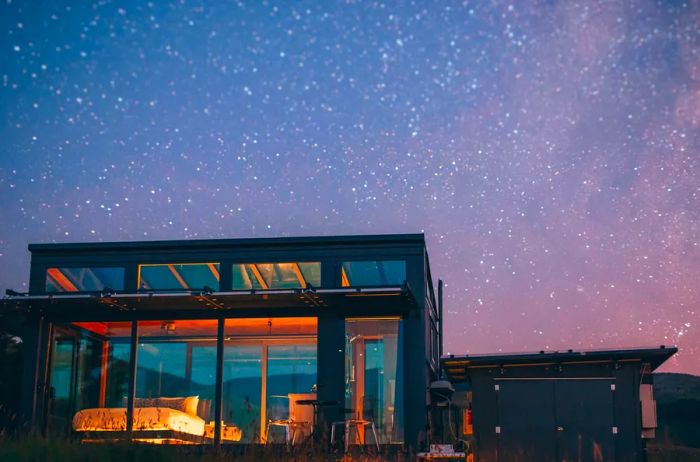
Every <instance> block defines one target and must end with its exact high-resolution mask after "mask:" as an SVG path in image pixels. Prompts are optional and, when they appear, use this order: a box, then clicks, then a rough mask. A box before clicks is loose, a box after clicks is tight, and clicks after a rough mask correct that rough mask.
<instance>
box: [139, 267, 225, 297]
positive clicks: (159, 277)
mask: <svg viewBox="0 0 700 462" xmlns="http://www.w3.org/2000/svg"><path fill="white" fill-rule="evenodd" d="M139 288H140V289H143V290H204V289H206V288H209V289H211V290H213V291H217V290H219V264H218V263H186V264H180V265H176V264H167V265H139Z"/></svg>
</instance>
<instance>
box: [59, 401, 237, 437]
mask: <svg viewBox="0 0 700 462" xmlns="http://www.w3.org/2000/svg"><path fill="white" fill-rule="evenodd" d="M198 408H199V397H196V396H190V397H186V398H137V399H136V400H135V401H134V424H133V431H132V435H131V436H132V438H133V439H134V441H140V442H149V443H159V444H196V443H211V442H212V441H213V438H214V424H213V422H210V423H208V424H207V422H206V421H205V420H204V419H203V418H201V417H200V416H199V415H198ZM126 414H127V409H126V407H117V408H92V409H83V410H80V411H78V412H77V413H76V414H75V415H74V416H73V422H72V424H73V430H74V431H75V432H76V433H78V434H79V435H80V437H81V439H82V440H83V441H84V442H96V441H105V440H119V439H123V438H125V437H127V436H128V435H127V433H126V430H127V428H126ZM221 433H222V439H224V440H227V441H240V439H241V436H242V435H241V431H240V429H238V428H237V427H235V426H232V425H225V426H222V432H221Z"/></svg>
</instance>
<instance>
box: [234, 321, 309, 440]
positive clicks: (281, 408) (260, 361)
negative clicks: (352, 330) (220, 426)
mask: <svg viewBox="0 0 700 462" xmlns="http://www.w3.org/2000/svg"><path fill="white" fill-rule="evenodd" d="M316 329H317V320H316V318H250V319H226V321H225V344H224V397H223V398H224V399H223V408H222V411H223V419H224V424H225V425H236V426H238V427H239V428H241V430H242V434H243V435H242V438H241V441H243V442H260V441H264V437H265V431H266V427H267V423H268V421H269V420H279V419H286V418H287V417H288V415H289V400H290V398H289V394H290V393H298V392H310V391H311V390H312V387H313V385H314V384H315V383H316V362H317V360H316ZM265 390H266V391H265ZM274 431H275V432H277V431H278V428H276V429H275V430H274ZM224 442H225V441H224Z"/></svg>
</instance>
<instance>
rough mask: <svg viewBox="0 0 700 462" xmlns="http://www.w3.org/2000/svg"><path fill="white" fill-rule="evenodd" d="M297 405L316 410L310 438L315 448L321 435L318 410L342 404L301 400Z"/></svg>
mask: <svg viewBox="0 0 700 462" xmlns="http://www.w3.org/2000/svg"><path fill="white" fill-rule="evenodd" d="M296 403H297V404H298V405H300V406H313V408H314V413H313V422H312V423H311V434H310V435H309V438H311V445H312V446H313V444H314V440H315V439H316V438H317V437H318V436H317V435H318V434H319V433H320V432H319V431H318V429H317V426H318V425H317V422H318V410H319V409H320V408H321V407H326V406H338V405H339V404H340V402H339V401H337V400H333V399H299V400H297V401H296Z"/></svg>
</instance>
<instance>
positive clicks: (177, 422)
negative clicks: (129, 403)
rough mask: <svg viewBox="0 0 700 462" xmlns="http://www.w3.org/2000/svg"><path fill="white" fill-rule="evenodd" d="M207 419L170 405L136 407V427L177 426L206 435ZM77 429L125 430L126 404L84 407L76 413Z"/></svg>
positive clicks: (74, 428) (182, 429)
mask: <svg viewBox="0 0 700 462" xmlns="http://www.w3.org/2000/svg"><path fill="white" fill-rule="evenodd" d="M204 425H205V422H204V420H203V419H201V418H200V417H197V416H194V415H190V414H186V413H184V412H182V411H178V410H176V409H170V408H168V407H139V408H134V430H136V431H138V430H175V431H178V432H182V433H189V434H191V435H197V436H203V435H204ZM73 430H75V431H92V432H99V431H126V408H123V407H112V408H94V409H83V410H81V411H78V412H77V413H76V414H75V416H73Z"/></svg>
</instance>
